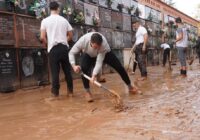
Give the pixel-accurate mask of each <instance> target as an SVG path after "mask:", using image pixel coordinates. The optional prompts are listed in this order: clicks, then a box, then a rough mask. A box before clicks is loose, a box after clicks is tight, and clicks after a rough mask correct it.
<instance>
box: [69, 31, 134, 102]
mask: <svg viewBox="0 0 200 140" xmlns="http://www.w3.org/2000/svg"><path fill="white" fill-rule="evenodd" d="M80 52H82V58H81V66H78V65H76V62H75V55H76V54H78V53H80ZM69 60H70V63H71V65H72V68H73V69H74V71H75V72H76V73H78V72H80V70H82V72H83V73H85V74H87V75H88V76H90V75H91V68H92V67H94V69H93V72H92V80H91V82H92V83H93V82H94V81H95V79H96V76H97V74H98V73H99V72H100V71H101V68H102V65H103V63H106V64H108V65H110V66H111V67H113V68H114V69H115V70H116V71H117V72H118V73H119V75H120V76H121V78H122V80H123V81H124V82H125V83H126V85H127V86H128V88H129V92H130V93H133V94H135V93H138V90H137V88H136V87H134V86H132V85H131V81H130V79H129V77H128V74H127V73H126V71H125V69H124V67H123V66H122V64H121V63H120V61H119V60H118V59H117V57H116V56H115V55H114V54H113V53H112V51H111V49H110V46H109V45H108V42H107V40H106V38H105V37H104V36H103V35H102V34H100V33H98V32H90V33H87V34H85V35H83V36H82V37H81V38H80V39H79V40H78V41H77V42H76V44H75V45H74V46H73V47H72V49H71V50H70V52H69ZM82 80H83V85H84V88H85V90H86V93H85V97H86V100H87V101H88V102H92V101H93V98H92V95H91V92H90V85H89V81H88V80H87V79H86V78H84V77H82ZM113 80H114V79H113ZM113 82H114V81H113Z"/></svg>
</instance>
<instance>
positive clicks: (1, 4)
mask: <svg viewBox="0 0 200 140" xmlns="http://www.w3.org/2000/svg"><path fill="white" fill-rule="evenodd" d="M0 10H1V11H6V10H7V9H6V3H5V1H4V0H0Z"/></svg>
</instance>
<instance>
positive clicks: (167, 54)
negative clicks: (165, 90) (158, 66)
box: [163, 48, 170, 66]
mask: <svg viewBox="0 0 200 140" xmlns="http://www.w3.org/2000/svg"><path fill="white" fill-rule="evenodd" d="M169 57H170V48H167V49H165V50H164V53H163V66H165V64H166V62H167V59H168V60H169Z"/></svg>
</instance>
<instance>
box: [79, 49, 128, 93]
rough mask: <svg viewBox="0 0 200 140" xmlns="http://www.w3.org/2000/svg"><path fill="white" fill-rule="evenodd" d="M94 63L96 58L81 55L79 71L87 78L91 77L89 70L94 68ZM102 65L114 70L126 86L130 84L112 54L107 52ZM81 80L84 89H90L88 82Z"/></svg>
mask: <svg viewBox="0 0 200 140" xmlns="http://www.w3.org/2000/svg"><path fill="white" fill-rule="evenodd" d="M95 63H96V57H95V58H92V57H90V56H89V55H88V54H86V53H84V54H82V58H81V69H82V71H83V73H85V74H87V75H88V76H91V69H92V68H93V67H94V66H95ZM104 63H105V64H108V65H109V66H111V67H112V68H114V69H115V70H116V71H117V72H118V74H119V75H120V76H121V78H122V80H123V81H124V82H125V83H126V84H127V85H130V84H131V81H130V79H129V77H128V74H127V73H126V70H125V69H124V67H123V66H122V64H121V63H120V61H119V60H118V59H117V57H116V56H115V55H114V54H113V53H112V52H108V53H107V54H106V56H105V59H104ZM82 80H83V85H84V88H85V89H89V88H90V85H89V81H88V80H87V79H86V78H84V77H82Z"/></svg>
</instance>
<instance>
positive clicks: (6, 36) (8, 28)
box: [0, 14, 15, 45]
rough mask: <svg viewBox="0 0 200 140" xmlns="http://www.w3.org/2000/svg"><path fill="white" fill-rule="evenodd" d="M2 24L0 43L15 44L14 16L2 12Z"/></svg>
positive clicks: (0, 19)
mask: <svg viewBox="0 0 200 140" xmlns="http://www.w3.org/2000/svg"><path fill="white" fill-rule="evenodd" d="M0 25H1V26H0V44H1V45H15V37H14V28H13V25H14V21H13V16H11V15H3V14H1V15H0Z"/></svg>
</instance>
